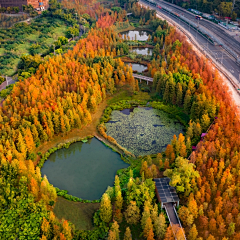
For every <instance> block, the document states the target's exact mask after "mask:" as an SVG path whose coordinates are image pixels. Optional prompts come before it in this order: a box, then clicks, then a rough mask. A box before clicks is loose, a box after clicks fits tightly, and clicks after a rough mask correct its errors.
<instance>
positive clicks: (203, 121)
mask: <svg viewBox="0 0 240 240" xmlns="http://www.w3.org/2000/svg"><path fill="white" fill-rule="evenodd" d="M210 121H211V120H210V118H209V116H208V114H203V115H202V118H201V127H202V131H203V132H205V131H207V129H208V127H209V126H210Z"/></svg>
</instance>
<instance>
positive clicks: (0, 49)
mask: <svg viewBox="0 0 240 240" xmlns="http://www.w3.org/2000/svg"><path fill="white" fill-rule="evenodd" d="M4 52H5V50H4V48H0V56H2V55H4Z"/></svg>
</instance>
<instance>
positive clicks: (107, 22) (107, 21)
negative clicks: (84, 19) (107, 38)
mask: <svg viewBox="0 0 240 240" xmlns="http://www.w3.org/2000/svg"><path fill="white" fill-rule="evenodd" d="M115 21H116V19H115V18H114V16H113V17H112V16H110V15H109V14H108V13H107V14H106V16H100V17H99V19H98V21H97V24H96V25H97V27H99V28H109V27H111V26H112V25H113V24H114V22H115Z"/></svg>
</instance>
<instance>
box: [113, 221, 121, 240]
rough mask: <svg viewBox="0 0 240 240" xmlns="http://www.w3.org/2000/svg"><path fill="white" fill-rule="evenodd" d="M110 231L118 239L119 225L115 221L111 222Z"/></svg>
mask: <svg viewBox="0 0 240 240" xmlns="http://www.w3.org/2000/svg"><path fill="white" fill-rule="evenodd" d="M111 231H112V232H114V233H115V237H116V240H119V225H118V223H117V222H116V221H114V222H113V225H112V227H111Z"/></svg>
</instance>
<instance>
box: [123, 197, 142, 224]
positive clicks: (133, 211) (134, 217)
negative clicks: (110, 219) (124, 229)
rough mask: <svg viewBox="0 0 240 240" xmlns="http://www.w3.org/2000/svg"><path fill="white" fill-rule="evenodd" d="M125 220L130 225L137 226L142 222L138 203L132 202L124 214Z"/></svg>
mask: <svg viewBox="0 0 240 240" xmlns="http://www.w3.org/2000/svg"><path fill="white" fill-rule="evenodd" d="M124 216H125V219H126V221H127V223H128V224H137V223H138V222H139V220H140V210H139V207H138V206H137V205H136V202H134V201H131V202H130V204H129V205H128V206H127V209H126V211H125V212H124Z"/></svg>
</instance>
